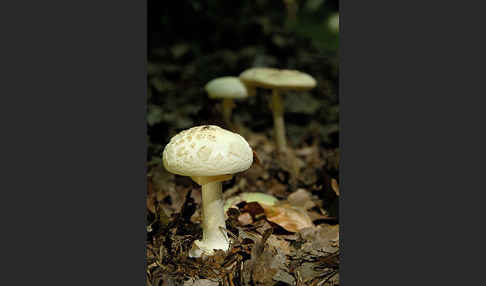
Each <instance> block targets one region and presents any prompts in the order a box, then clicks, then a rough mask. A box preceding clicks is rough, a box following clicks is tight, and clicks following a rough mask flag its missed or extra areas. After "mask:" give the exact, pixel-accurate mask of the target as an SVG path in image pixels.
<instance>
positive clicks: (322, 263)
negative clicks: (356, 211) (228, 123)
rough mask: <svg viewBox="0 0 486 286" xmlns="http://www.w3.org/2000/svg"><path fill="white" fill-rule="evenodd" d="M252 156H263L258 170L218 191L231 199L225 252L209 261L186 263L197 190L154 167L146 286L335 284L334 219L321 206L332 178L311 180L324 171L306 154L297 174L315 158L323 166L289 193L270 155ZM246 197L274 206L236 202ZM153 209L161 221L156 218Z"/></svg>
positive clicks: (331, 194) (194, 229)
mask: <svg viewBox="0 0 486 286" xmlns="http://www.w3.org/2000/svg"><path fill="white" fill-rule="evenodd" d="M259 140H261V139H259ZM264 140H270V139H264ZM250 142H251V135H250ZM255 150H256V151H255V152H261V153H262V154H263V155H261V156H259V157H260V162H259V164H254V165H253V166H252V167H251V168H250V170H249V171H248V172H244V173H242V174H239V175H237V176H235V179H233V180H232V181H230V182H227V183H225V186H224V189H225V198H226V199H231V197H238V198H239V199H238V200H235V201H236V204H235V205H232V206H231V207H229V208H228V210H227V213H226V214H227V217H228V219H227V220H226V224H227V231H228V235H229V236H230V237H231V240H232V245H231V248H230V250H229V251H228V253H226V254H225V253H224V252H222V251H219V252H217V253H216V255H214V256H210V257H202V258H189V257H188V251H189V249H190V248H191V244H192V242H193V241H194V240H196V239H200V238H201V235H202V230H201V227H200V225H199V222H200V212H199V205H200V191H199V188H198V187H197V186H195V185H193V183H192V182H190V181H189V180H185V179H184V178H181V177H178V176H174V175H171V174H169V173H166V172H165V171H164V170H163V168H160V166H155V167H153V168H152V169H151V172H150V173H149V179H150V180H149V181H150V182H149V197H150V198H151V200H150V204H149V203H148V209H149V212H150V216H152V217H153V218H154V219H153V220H152V223H151V228H150V230H149V233H148V241H147V281H148V282H147V283H148V285H153V286H155V285H164V286H165V285H186V286H187V285H230V286H236V285H269V286H270V285H339V225H338V219H337V217H335V216H333V215H331V214H330V211H329V206H332V205H333V204H332V202H330V201H328V202H327V204H326V203H324V200H337V199H338V196H337V194H336V191H335V189H334V188H335V186H333V185H335V183H334V181H333V180H334V179H333V178H331V177H330V176H329V178H322V177H319V175H318V174H319V172H322V173H327V172H329V171H328V169H327V167H326V162H325V161H324V160H325V159H323V158H325V157H324V156H321V155H319V154H314V156H312V161H313V163H309V164H307V163H306V164H304V165H303V167H301V169H300V170H299V171H301V170H305V169H306V168H315V167H314V166H315V165H314V164H316V162H315V160H316V158H317V160H322V161H323V162H321V163H320V164H319V165H320V166H321V168H320V169H319V168H318V169H316V170H315V173H316V176H313V177H312V178H306V177H303V176H304V175H303V174H305V172H301V173H300V175H299V177H297V180H296V185H297V186H298V187H297V188H292V186H291V185H289V184H288V181H289V180H290V179H291V178H290V176H289V174H288V173H286V171H285V170H284V169H283V168H282V167H281V166H279V165H278V164H275V163H274V160H273V158H275V157H276V156H278V155H277V154H276V153H275V151H273V150H272V151H271V153H266V152H265V151H264V150H260V149H259V148H258V146H256V147H255ZM306 152H308V151H306ZM312 152H317V151H312ZM302 153H304V152H301V154H302ZM304 154H305V153H304ZM262 158H264V159H262ZM303 158H304V162H305V161H306V160H305V159H306V158H309V159H310V157H305V156H303ZM306 166H308V167H306ZM279 174H282V175H281V176H279ZM333 187H334V188H333ZM249 190H252V191H256V192H261V193H266V194H272V195H273V197H274V198H276V199H277V202H276V203H274V202H273V201H272V204H271V205H270V204H266V203H265V202H258V200H254V199H252V201H251V202H246V201H244V200H242V199H241V198H245V197H247V196H238V195H239V194H242V193H243V192H248V191H249ZM176 193H177V194H179V195H175V194H176ZM267 203H268V202H267ZM161 210H163V212H162V213H163V214H169V215H168V216H166V217H164V216H161V215H160V213H161ZM157 218H160V219H157ZM154 221H155V222H154Z"/></svg>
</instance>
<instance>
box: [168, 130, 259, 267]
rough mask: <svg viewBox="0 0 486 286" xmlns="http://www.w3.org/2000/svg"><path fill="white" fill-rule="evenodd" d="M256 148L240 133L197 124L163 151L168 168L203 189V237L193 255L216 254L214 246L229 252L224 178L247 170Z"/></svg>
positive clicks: (179, 135) (177, 136)
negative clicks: (225, 217)
mask: <svg viewBox="0 0 486 286" xmlns="http://www.w3.org/2000/svg"><path fill="white" fill-rule="evenodd" d="M252 162H253V151H252V149H251V147H250V145H248V142H246V140H245V139H244V138H243V137H241V136H240V135H238V134H236V133H233V132H230V131H228V130H225V129H222V128H220V127H218V126H215V125H204V126H196V127H192V128H190V129H187V130H184V131H182V132H180V133H179V134H177V135H175V136H174V137H172V138H171V140H170V142H169V144H167V146H166V147H165V149H164V152H163V164H164V167H165V168H166V169H167V171H169V172H171V173H174V174H178V175H182V176H189V177H191V178H192V180H193V181H195V182H196V183H197V184H199V185H200V186H201V189H202V228H203V237H202V240H196V241H195V242H194V245H193V247H192V249H191V251H190V252H189V256H191V257H200V256H201V255H202V254H203V253H204V254H206V255H212V254H214V250H215V249H221V250H223V251H227V250H228V248H229V241H228V236H227V234H226V232H225V231H224V230H223V231H222V230H221V229H220V228H223V229H226V225H225V219H224V211H223V203H224V202H223V198H222V185H221V182H222V181H226V180H229V179H231V178H232V176H233V174H235V173H238V172H241V171H244V170H246V169H248V168H249V167H250V166H251V164H252Z"/></svg>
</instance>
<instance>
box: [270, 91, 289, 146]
mask: <svg viewBox="0 0 486 286" xmlns="http://www.w3.org/2000/svg"><path fill="white" fill-rule="evenodd" d="M272 111H273V126H274V129H275V140H276V142H277V150H278V151H279V152H285V150H286V149H287V140H286V138H285V122H284V105H283V102H282V98H281V96H280V94H279V91H278V89H273V90H272Z"/></svg>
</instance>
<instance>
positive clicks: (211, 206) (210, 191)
mask: <svg viewBox="0 0 486 286" xmlns="http://www.w3.org/2000/svg"><path fill="white" fill-rule="evenodd" d="M201 188H202V228H203V237H202V240H196V241H195V242H194V245H193V246H192V249H191V250H190V252H189V256H190V257H200V256H201V255H202V254H203V253H204V254H205V255H213V254H214V250H215V249H221V250H223V251H227V250H228V249H229V239H228V235H227V234H226V232H225V231H224V230H225V229H226V223H225V220H224V209H223V204H224V201H223V192H222V185H221V181H218V182H211V183H207V184H204V185H202V186H201ZM220 228H223V230H221V229H220Z"/></svg>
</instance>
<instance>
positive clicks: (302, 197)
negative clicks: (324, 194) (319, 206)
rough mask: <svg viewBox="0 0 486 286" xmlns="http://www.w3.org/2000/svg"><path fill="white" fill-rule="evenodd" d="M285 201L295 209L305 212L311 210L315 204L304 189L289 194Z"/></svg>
mask: <svg viewBox="0 0 486 286" xmlns="http://www.w3.org/2000/svg"><path fill="white" fill-rule="evenodd" d="M287 201H288V202H289V203H290V204H291V205H292V206H295V207H300V208H303V209H305V210H308V209H310V208H313V207H314V206H316V203H315V202H314V201H313V200H312V196H311V194H310V193H309V192H308V191H307V190H305V189H298V190H297V191H295V192H293V193H291V194H290V195H289V197H288V198H287Z"/></svg>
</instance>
